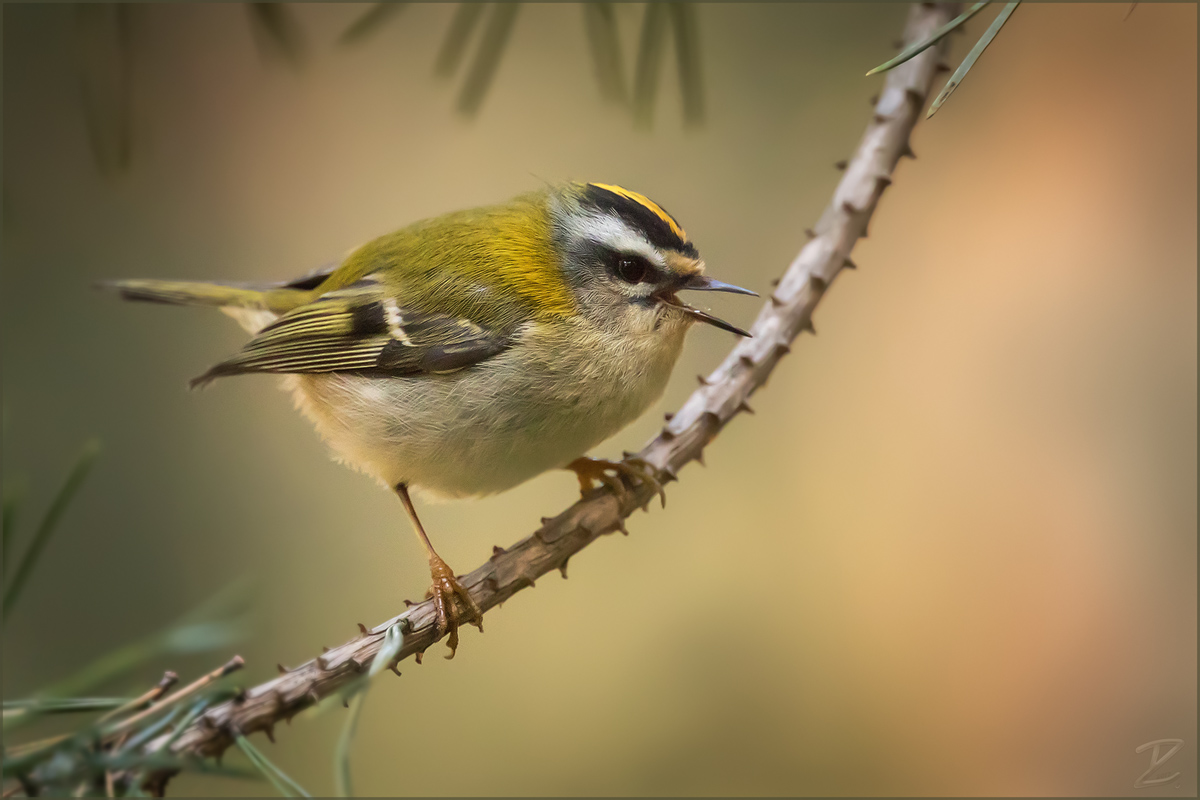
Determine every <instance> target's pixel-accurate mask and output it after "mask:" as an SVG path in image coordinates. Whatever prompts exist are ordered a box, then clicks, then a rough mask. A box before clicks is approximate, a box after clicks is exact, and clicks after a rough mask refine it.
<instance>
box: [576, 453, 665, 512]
mask: <svg viewBox="0 0 1200 800" xmlns="http://www.w3.org/2000/svg"><path fill="white" fill-rule="evenodd" d="M565 469H569V470H571V471H572V472H574V473H575V477H576V478H578V479H579V493H580V494H582V495H586V494H587V493H588V492H590V491H591V490H592V489H593V488H594V487H595V485H596V481H600V482H601V483H602V484H604V485H605V486H607V487H609V488H610V489H612V490H613V491H614V492H616V493H617V494H624V493H625V483H624V481H623V480H622V478H633V479H636V480H637V481H638V482H640V483H644V484H645V485H647V486H649V487H651V488H652V489H654V491H655V492H657V493H658V496H659V498H661V499H662V504H663V507H664V508H665V507H666V505H667V493H666V491H664V490H663V487H662V483H661V482H660V481H659V480H658V478H657V477H656V476H655V474H654V473H655V469H654V467H653V466H651V465H650V464H648V463H646V461H645V460H644V459H641V458H637V457H636V456H631V457H629V458H626V459H625V460H624V461H609V460H607V459H604V458H588V457H587V456H581V457H580V458H577V459H575V460H574V461H572V462H571V463H570V464H567V466H566V467H565ZM609 473H612V474H609Z"/></svg>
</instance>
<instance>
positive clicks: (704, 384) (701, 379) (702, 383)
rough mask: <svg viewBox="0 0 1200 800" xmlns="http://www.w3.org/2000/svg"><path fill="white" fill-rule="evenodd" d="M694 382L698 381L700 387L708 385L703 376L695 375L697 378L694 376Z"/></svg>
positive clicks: (706, 379)
mask: <svg viewBox="0 0 1200 800" xmlns="http://www.w3.org/2000/svg"><path fill="white" fill-rule="evenodd" d="M696 380H698V381H700V385H701V386H708V385H709V384H708V378H706V377H704V376H703V375H697V376H696Z"/></svg>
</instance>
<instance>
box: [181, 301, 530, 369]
mask: <svg viewBox="0 0 1200 800" xmlns="http://www.w3.org/2000/svg"><path fill="white" fill-rule="evenodd" d="M512 333H513V332H512V330H511V329H509V330H499V329H494V328H488V327H485V326H484V325H480V324H478V323H475V322H473V321H471V320H469V319H465V318H462V317H456V316H452V315H447V314H439V313H432V312H428V311H421V310H417V309H413V308H411V307H407V306H405V305H404V304H403V303H402V302H401V301H400V300H399V299H398V298H396V297H395V296H394V295H393V294H392V293H391V292H389V291H388V290H387V289H386V287H383V286H381V285H380V284H379V283H377V282H375V281H373V280H370V279H368V280H364V281H360V282H359V283H357V284H354V285H352V286H350V287H347V288H346V289H342V290H338V291H335V292H330V293H328V294H325V295H322V296H321V297H320V298H318V299H317V300H316V301H314V302H312V303H309V304H307V305H304V306H300V307H299V308H296V309H293V310H292V311H289V312H288V313H286V314H284V315H282V316H281V317H279V318H278V319H276V320H275V321H274V322H272V323H271V324H270V325H268V326H267V327H265V328H263V329H262V330H261V331H259V333H258V335H257V336H255V337H254V338H253V339H251V340H250V342H249V343H248V344H247V345H246V346H245V347H244V348H242V350H241V351H240V352H239V353H237V354H236V355H234V356H233V357H231V358H229V359H226V360H225V361H222V362H221V363H220V364H217V365H216V366H214V367H213V368H212V369H210V370H208V372H206V373H204V374H203V375H201V376H200V377H198V378H196V379H195V380H193V381H192V385H193V386H197V385H203V384H205V383H208V382H209V381H211V380H213V379H214V378H219V377H223V376H227V375H242V374H245V373H252V372H276V373H320V372H353V373H359V374H365V375H417V374H430V373H445V372H454V371H456V370H460V369H463V368H465V367H469V366H472V365H473V364H477V363H479V362H481V361H484V360H486V359H488V358H491V357H492V356H494V355H496V354H498V353H500V352H502V351H503V350H504V349H505V348H507V347H508V345H509V342H510V341H511V338H512Z"/></svg>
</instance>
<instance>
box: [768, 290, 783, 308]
mask: <svg viewBox="0 0 1200 800" xmlns="http://www.w3.org/2000/svg"><path fill="white" fill-rule="evenodd" d="M771 305H773V306H775V307H776V308H779V307H780V306H782V305H784V302H783V301H782V300H780V299H779V298H778V297H776V296H775V294H774V293H772V294H771Z"/></svg>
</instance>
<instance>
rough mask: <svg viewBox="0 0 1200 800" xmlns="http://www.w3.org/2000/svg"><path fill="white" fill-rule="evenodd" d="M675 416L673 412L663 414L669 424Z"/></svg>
mask: <svg viewBox="0 0 1200 800" xmlns="http://www.w3.org/2000/svg"><path fill="white" fill-rule="evenodd" d="M674 416H675V413H674V412H673V411H668V412H667V413H665V414H663V419H665V420H666V421H667V422H670V421H671V418H672V417H674Z"/></svg>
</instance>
